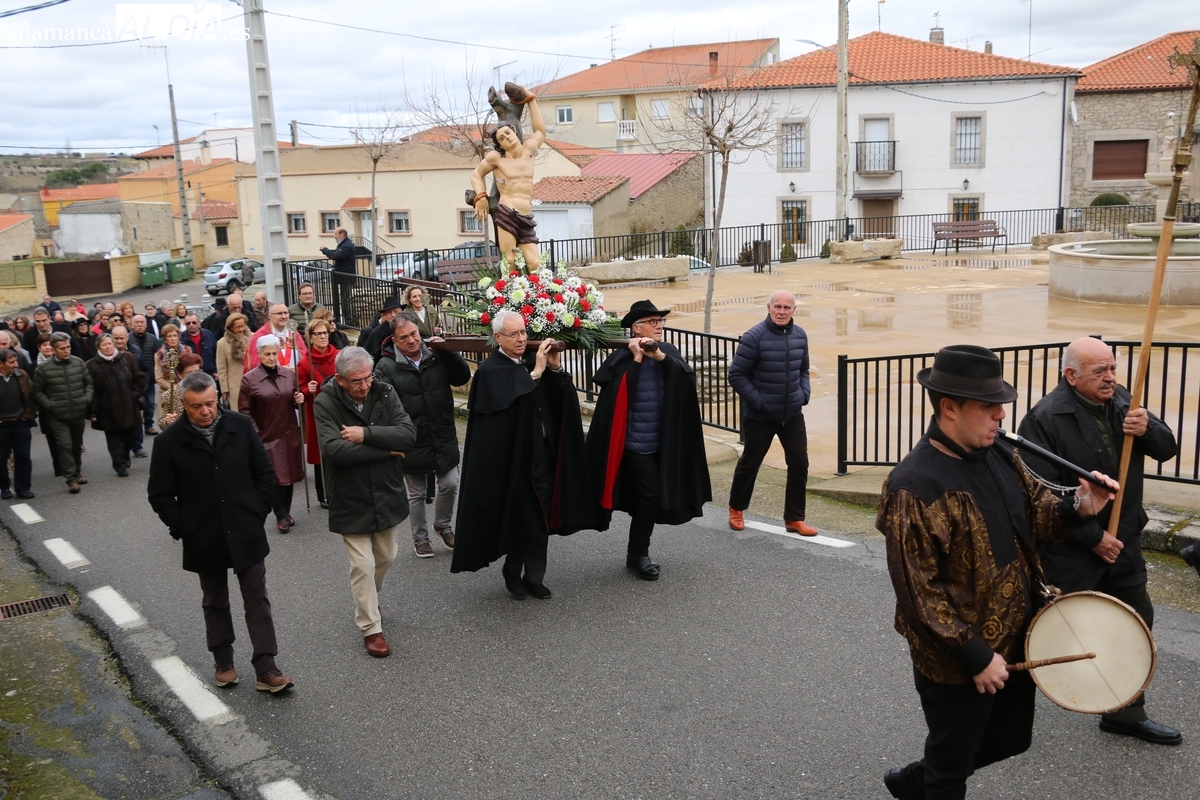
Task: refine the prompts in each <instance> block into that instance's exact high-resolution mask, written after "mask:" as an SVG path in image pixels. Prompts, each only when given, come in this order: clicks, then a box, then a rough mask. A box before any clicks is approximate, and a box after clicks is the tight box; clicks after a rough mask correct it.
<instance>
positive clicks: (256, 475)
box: [146, 372, 294, 693]
mask: <svg viewBox="0 0 1200 800" xmlns="http://www.w3.org/2000/svg"><path fill="white" fill-rule="evenodd" d="M179 390H180V392H182V393H183V411H184V414H185V415H186V417H187V419H186V420H181V421H180V423H181V424H178V425H172V426H171V427H170V428H168V429H167V430H166V431H164V432H163V434H162V436H161V437H160V438H159V440H158V442H157V443H156V445H155V447H154V456H153V458H152V460H151V462H150V481H149V483H148V484H147V486H146V494H147V497H148V499H149V501H150V506H151V507H152V508H153V509H154V513H156V514H158V518H159V519H161V520H162V521H163V524H164V525H166V526H167V530H168V531H170V533H171V537H172V538H174V539H177V540H182V541H183V568H184V569H185V570H187V571H188V572H195V573H197V574H198V575H199V577H200V588H201V590H202V591H203V592H204V601H203V608H204V627H205V629H206V630H207V632H208V649H209V651H210V652H211V653H212V654H213V661H214V662H215V665H214V682H215V683H216V684H217V686H220V687H226V686H233V685H235V684H237V682H238V674H237V669H236V668H235V667H234V663H233V641H234V630H233V617H232V616H231V614H230V612H229V574H228V572H227V570H229V569H232V570H233V574H234V575H236V576H237V579H238V585H239V586H240V588H241V591H242V606H243V608H244V609H245V614H246V628H247V630H248V631H249V633H250V642H251V643H252V645H253V646H254V655H253V657H252V658H251V660H250V663H251V664H252V665H253V666H254V674H255V676H256V680H255V683H254V688H256V689H258V690H259V691H262V692H272V693H275V692H282V691H284V690H285V689H290V688H291V687H292V686H293V685H294V684H293V682H292V679H291V678H289V677H287V676H286V675H284V674H283V673H282V672H281V671H280V670H279V668H278V667H277V666H276V665H275V655H276V653H277V652H278V649H279V648H278V645H277V644H276V640H275V622H274V620H273V619H272V617H271V601H270V600H269V599H268V598H267V571H266V562H265V559H266V557H267V554H268V553H270V552H271V548H270V545H268V544H267V533H266V530H265V529H264V528H263V521H264V520H265V519H266V518H267V513H268V512H269V511H270V509H271V498H272V496H273V494H274V489H275V471H274V469H272V467H271V460H270V459H269V458H268V457H267V451H266V450H265V449H264V448H263V444H262V440H261V439H259V438H258V433H257V432H256V431H255V430H254V423H253V422H251V421H250V418H249V417H246V416H243V415H241V414H238V413H236V412H232V411H228V412H222V411H221V410H220V408H219V407H218V406H217V387H216V384H215V383H214V382H213V379H212V377H211V376H210V375H208V374H207V373H204V372H193V373H191V374H189V375H187V376H186V377H184V379H183V380H182V381H181V382H180V384H179Z"/></svg>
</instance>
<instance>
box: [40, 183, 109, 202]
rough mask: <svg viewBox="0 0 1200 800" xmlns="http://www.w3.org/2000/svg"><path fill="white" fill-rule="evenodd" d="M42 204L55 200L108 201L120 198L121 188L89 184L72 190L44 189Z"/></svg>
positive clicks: (105, 184)
mask: <svg viewBox="0 0 1200 800" xmlns="http://www.w3.org/2000/svg"><path fill="white" fill-rule="evenodd" d="M41 195H42V202H43V203H46V202H51V203H52V202H54V201H55V200H71V201H75V200H107V199H108V198H110V197H120V196H121V187H119V186H117V184H115V183H88V184H84V185H83V186H76V187H74V188H72V189H42V192H41Z"/></svg>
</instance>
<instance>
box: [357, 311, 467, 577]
mask: <svg viewBox="0 0 1200 800" xmlns="http://www.w3.org/2000/svg"><path fill="white" fill-rule="evenodd" d="M382 349H383V353H382V355H381V356H380V358H379V361H378V363H377V364H376V365H375V377H376V379H378V380H381V381H386V382H387V383H389V384H391V386H392V388H394V389H395V390H396V393H397V394H398V395H399V396H400V402H401V403H402V404H403V405H404V410H405V411H407V412H408V415H409V417H411V418H412V421H413V424H414V425H416V426H417V442H416V444H414V445H413V446H412V447H411V448H410V449H409V450H407V451H406V452H405V453H404V461H403V467H404V485H405V488H406V489H407V490H408V521H409V524H410V525H411V526H412V537H413V550H414V551H416V554H417V557H418V558H432V557H433V546H432V545H431V544H430V543H429V525H428V524H427V522H426V518H425V487H426V480H427V476H428V475H430V474H433V475H436V476H437V497H436V499H435V501H434V506H433V509H434V510H433V529H434V531H435V532H436V533H437V535H438V536H440V537H441V539H442V543H443V544H445V545H446V548H447V549H448V550H453V549H454V530H453V528H451V526H450V522H451V519H452V518H453V516H454V501H455V500H456V499H457V497H458V428H457V427H456V426H455V424H454V393H453V392H452V391H451V389H450V387H451V386H463V385H465V384H466V383H467V381H469V380H471V368H470V367H469V366H467V362H466V361H464V360H463V357H462V356H460V355H459V354H458V353H455V352H454V351H452V350H438V351H437V352H434V351H432V350H430V349H429V348H428V347H426V346H425V345H424V344H423V343H422V342H421V331H420V329H418V327H417V319H416V315H415V314H412V313H411V312H408V311H404V312H401V313H400V315H399V316H397V317H396V318H395V319H394V320H392V338H391V339H389V340H388V341H386V342H384V343H383V348H382Z"/></svg>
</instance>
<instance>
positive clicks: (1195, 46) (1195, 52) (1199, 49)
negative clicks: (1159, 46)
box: [1167, 39, 1200, 81]
mask: <svg viewBox="0 0 1200 800" xmlns="http://www.w3.org/2000/svg"><path fill="white" fill-rule="evenodd" d="M1167 60H1168V61H1170V62H1171V69H1177V68H1179V67H1186V68H1187V71H1188V77H1189V79H1191V80H1193V81H1194V80H1195V79H1196V73H1197V71H1198V70H1200V39H1193V40H1192V49H1191V50H1190V51H1188V52H1186V53H1181V52H1180V51H1179V48H1176V49H1175V52H1174V53H1172V54H1171V55H1170V56H1168V57H1167Z"/></svg>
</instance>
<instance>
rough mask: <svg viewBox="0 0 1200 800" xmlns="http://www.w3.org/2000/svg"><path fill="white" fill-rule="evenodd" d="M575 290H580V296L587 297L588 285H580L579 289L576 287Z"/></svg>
mask: <svg viewBox="0 0 1200 800" xmlns="http://www.w3.org/2000/svg"><path fill="white" fill-rule="evenodd" d="M575 291H577V292H579V296H580V297H586V296H587V287H586V286H580V287H579V288H578V289H576V290H575Z"/></svg>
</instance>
